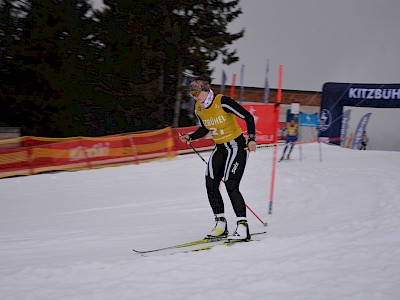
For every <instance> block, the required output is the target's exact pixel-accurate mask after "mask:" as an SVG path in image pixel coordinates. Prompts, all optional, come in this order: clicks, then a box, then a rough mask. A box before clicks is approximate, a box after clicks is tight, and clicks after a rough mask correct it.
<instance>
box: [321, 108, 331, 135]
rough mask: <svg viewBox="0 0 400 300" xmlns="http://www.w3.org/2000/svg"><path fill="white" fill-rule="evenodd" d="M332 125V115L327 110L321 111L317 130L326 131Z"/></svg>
mask: <svg viewBox="0 0 400 300" xmlns="http://www.w3.org/2000/svg"><path fill="white" fill-rule="evenodd" d="M331 123H332V114H331V112H330V111H329V110H328V109H326V108H325V109H323V110H322V111H321V117H320V119H319V129H320V130H321V131H325V130H327V129H328V128H329V127H330V126H331Z"/></svg>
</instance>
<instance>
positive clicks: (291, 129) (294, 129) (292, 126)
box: [279, 119, 298, 161]
mask: <svg viewBox="0 0 400 300" xmlns="http://www.w3.org/2000/svg"><path fill="white" fill-rule="evenodd" d="M285 131H287V133H286V144H285V148H284V149H283V153H282V157H281V159H280V160H279V161H281V160H283V159H284V158H285V153H286V150H287V149H288V147H289V145H290V149H289V153H288V155H287V157H286V159H289V158H290V154H291V153H292V150H293V146H294V143H295V142H296V141H297V134H298V126H297V124H296V122H295V121H294V119H292V120H290V123H289V124H288V125H287V126H286V127H285V128H284V129H283V131H282V133H283V132H285Z"/></svg>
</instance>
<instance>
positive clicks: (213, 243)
mask: <svg viewBox="0 0 400 300" xmlns="http://www.w3.org/2000/svg"><path fill="white" fill-rule="evenodd" d="M265 233H267V232H266V231H263V232H256V233H252V234H251V236H252V237H253V236H256V235H260V234H265ZM220 242H229V241H228V240H227V238H226V237H224V238H208V239H206V238H204V239H200V240H196V241H192V242H188V243H183V244H178V245H172V246H167V247H162V248H155V249H150V250H137V249H132V251H133V252H135V253H139V254H147V253H154V252H161V251H165V250H170V249H180V248H187V247H192V246H197V245H202V244H210V245H208V246H216V245H219V244H220ZM205 248H206V247H205ZM194 250H195V249H194Z"/></svg>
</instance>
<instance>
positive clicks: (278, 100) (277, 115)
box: [268, 65, 283, 214]
mask: <svg viewBox="0 0 400 300" xmlns="http://www.w3.org/2000/svg"><path fill="white" fill-rule="evenodd" d="M282 69H283V68H282V65H279V83H278V94H277V97H276V104H277V105H276V108H275V135H274V145H275V147H274V157H273V159H272V176H271V188H270V194H269V210H268V213H269V214H272V204H273V202H274V190H275V173H276V160H277V155H276V154H277V152H278V124H279V115H280V112H281V109H280V106H279V105H280V103H281V100H282Z"/></svg>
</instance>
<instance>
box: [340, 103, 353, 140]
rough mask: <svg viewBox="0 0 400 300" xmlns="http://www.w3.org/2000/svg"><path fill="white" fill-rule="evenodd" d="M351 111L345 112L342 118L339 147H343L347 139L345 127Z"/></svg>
mask: <svg viewBox="0 0 400 300" xmlns="http://www.w3.org/2000/svg"><path fill="white" fill-rule="evenodd" d="M350 113H351V109H348V110H346V111H345V112H344V113H343V116H342V127H341V129H340V146H341V147H345V143H346V137H347V127H348V123H349V120H350Z"/></svg>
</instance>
